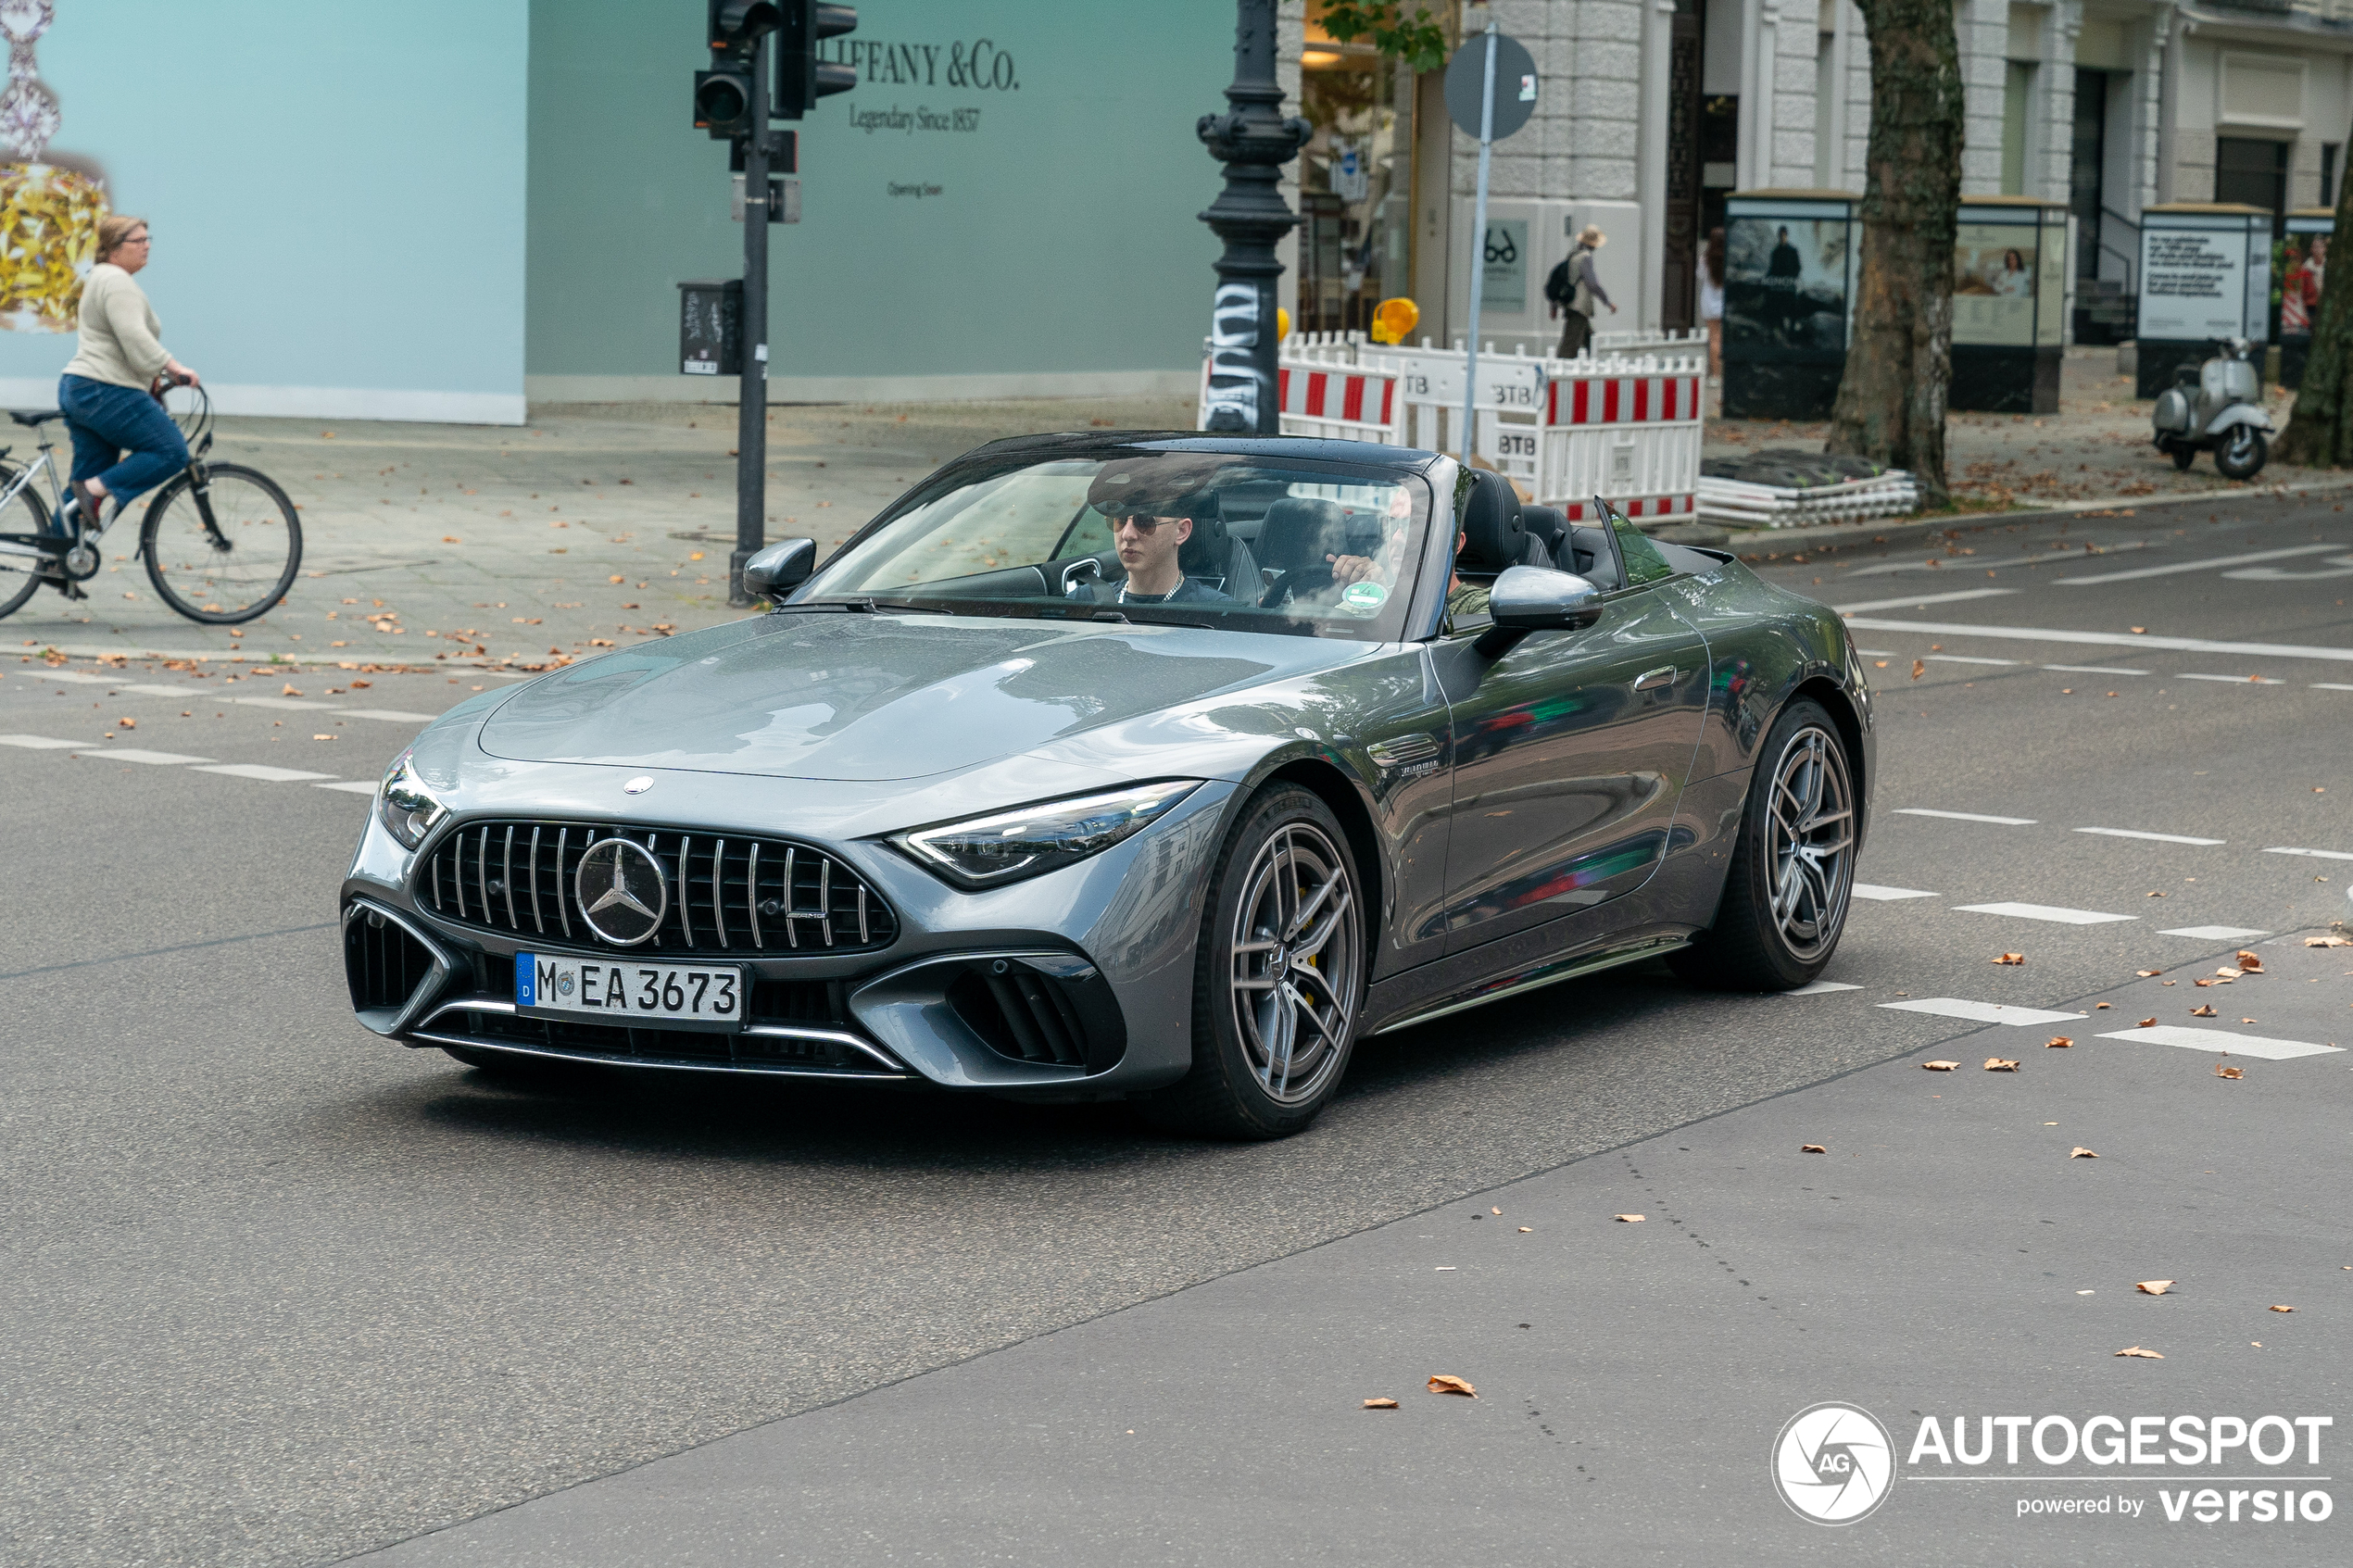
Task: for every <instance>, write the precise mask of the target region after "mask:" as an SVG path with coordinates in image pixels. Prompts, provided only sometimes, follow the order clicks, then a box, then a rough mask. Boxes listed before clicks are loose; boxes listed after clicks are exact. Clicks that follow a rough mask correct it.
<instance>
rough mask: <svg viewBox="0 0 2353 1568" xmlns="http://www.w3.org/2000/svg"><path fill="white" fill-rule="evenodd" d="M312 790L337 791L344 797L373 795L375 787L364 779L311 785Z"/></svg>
mask: <svg viewBox="0 0 2353 1568" xmlns="http://www.w3.org/2000/svg"><path fill="white" fill-rule="evenodd" d="M310 787H311V788H313V789H339V790H342V791H343V792H344V793H345V794H346V795H373V794H375V793H376V786H375V785H374V784H370V783H369V782H368V781H367V780H366V779H345V780H343V781H342V782H341V783H339V784H312V785H311V786H310Z"/></svg>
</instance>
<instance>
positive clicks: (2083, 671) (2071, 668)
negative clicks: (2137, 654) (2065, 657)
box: [2043, 664, 2150, 675]
mask: <svg viewBox="0 0 2353 1568" xmlns="http://www.w3.org/2000/svg"><path fill="white" fill-rule="evenodd" d="M2043 668H2044V669H2045V670H2056V671H2058V672H2059V673H2060V674H2062V675H2146V674H2148V673H2150V671H2146V670H2120V669H2118V668H2117V667H2116V666H2114V665H2112V664H2045V666H2043Z"/></svg>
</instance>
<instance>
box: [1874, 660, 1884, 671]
mask: <svg viewBox="0 0 2353 1568" xmlns="http://www.w3.org/2000/svg"><path fill="white" fill-rule="evenodd" d="M1871 662H1872V665H1873V666H1874V667H1875V668H1877V669H1881V670H1884V669H1886V668H1887V660H1885V659H1873V660H1872V661H1871Z"/></svg>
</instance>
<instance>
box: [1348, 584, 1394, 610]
mask: <svg viewBox="0 0 2353 1568" xmlns="http://www.w3.org/2000/svg"><path fill="white" fill-rule="evenodd" d="M1388 602H1389V590H1388V589H1386V588H1384V587H1382V586H1381V585H1380V584H1379V583H1350V584H1349V585H1348V590H1347V592H1345V593H1343V594H1341V595H1340V613H1341V614H1343V615H1378V614H1379V613H1380V607H1381V606H1383V605H1385V604H1387V603H1388Z"/></svg>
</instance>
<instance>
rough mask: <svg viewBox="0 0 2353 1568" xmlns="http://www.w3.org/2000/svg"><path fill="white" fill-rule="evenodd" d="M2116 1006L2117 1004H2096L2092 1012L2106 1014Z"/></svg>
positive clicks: (2093, 1005)
mask: <svg viewBox="0 0 2353 1568" xmlns="http://www.w3.org/2000/svg"><path fill="white" fill-rule="evenodd" d="M2115 1005H2116V1004H2115V1003H2114V1002H2094V1003H2093V1004H2092V1010H2093V1011H2094V1012H2106V1011H2107V1010H2108V1009H2110V1008H2112V1007H2114V1006H2115Z"/></svg>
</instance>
